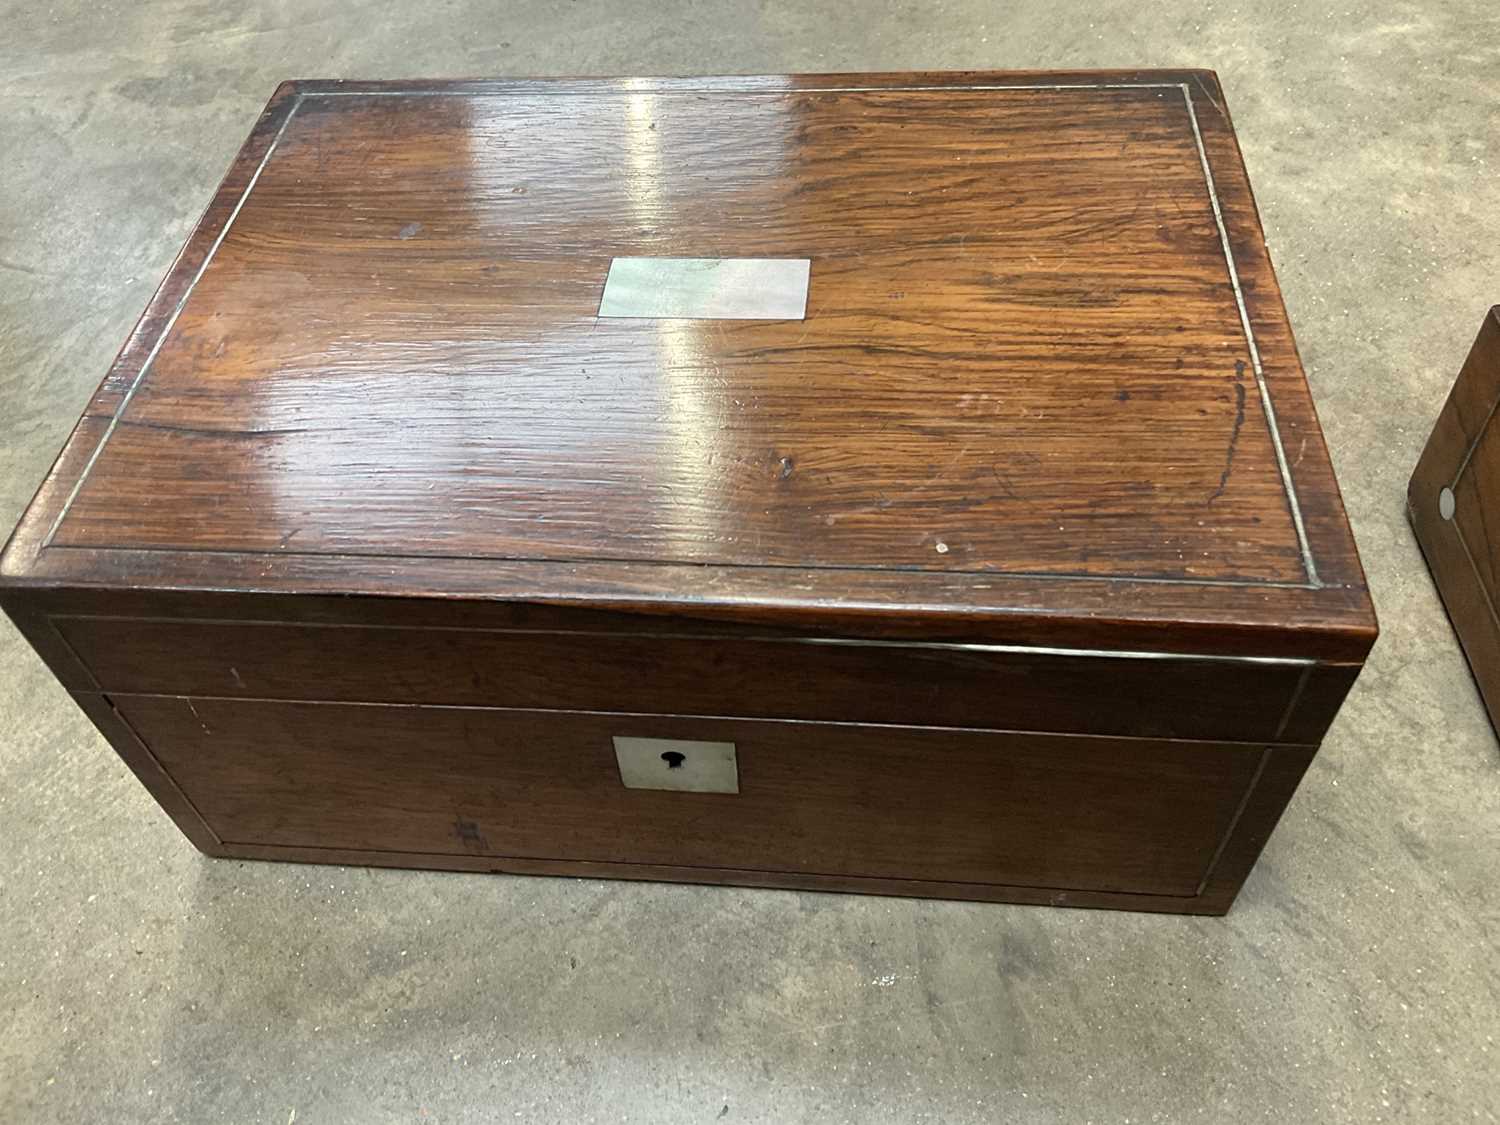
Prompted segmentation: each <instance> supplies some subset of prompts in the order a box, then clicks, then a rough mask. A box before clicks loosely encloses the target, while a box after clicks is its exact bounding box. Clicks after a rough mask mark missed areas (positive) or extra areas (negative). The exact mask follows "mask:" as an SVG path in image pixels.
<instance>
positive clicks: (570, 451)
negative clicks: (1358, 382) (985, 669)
mask: <svg viewBox="0 0 1500 1125" xmlns="http://www.w3.org/2000/svg"><path fill="white" fill-rule="evenodd" d="M559 137H566V138H567V143H558V138H559ZM620 255H666V256H708V257H712V256H725V257H728V256H738V257H755V256H778V257H786V256H792V257H808V258H810V259H811V261H812V282H811V289H810V294H809V304H808V316H807V319H806V320H805V321H750V322H727V321H693V320H662V321H630V320H601V319H599V318H598V317H597V316H596V315H595V314H596V312H597V307H598V302H599V296H600V291H601V288H602V285H603V281H604V277H605V275H606V273H607V270H608V265H609V261H610V259H611V258H612V257H614V256H620ZM1268 406H1274V413H1273V411H1272V410H1268ZM204 554H210V555H212V556H213V558H212V559H211V560H210V561H208V562H204V561H203V559H202V558H201V557H200V556H202V555H204ZM476 562H479V563H481V564H482V565H480V566H478V567H477V568H476V567H475V563H476ZM5 567H6V571H7V574H8V576H10V577H11V579H12V580H13V581H27V580H32V581H38V582H61V583H69V584H73V583H76V584H86V583H89V582H90V581H109V582H115V583H119V584H128V585H141V586H159V585H163V584H170V585H174V586H177V587H181V586H190V587H191V586H195V585H207V582H206V580H205V579H204V578H203V577H201V576H202V575H204V574H208V573H211V574H213V575H215V576H216V578H217V579H218V581H219V582H220V583H224V582H239V583H246V584H248V583H249V582H250V581H251V579H252V577H253V580H254V584H255V585H256V587H257V588H280V589H290V590H307V589H311V588H321V587H322V580H323V579H325V578H326V579H327V581H328V583H329V585H330V587H332V588H337V587H339V586H342V587H343V591H342V592H363V591H367V590H373V589H378V590H380V591H381V592H392V591H400V592H404V593H414V592H423V591H427V592H437V588H438V587H439V586H440V585H441V586H449V584H450V583H456V584H457V588H458V589H460V590H462V591H463V592H465V593H472V594H475V595H478V596H499V597H507V596H513V595H519V594H521V593H522V592H523V591H524V592H526V593H527V594H529V595H530V596H539V595H540V596H551V597H554V598H575V599H579V600H586V601H589V602H591V603H594V604H597V603H600V602H609V603H611V604H616V605H622V606H642V605H649V604H651V603H653V602H654V601H658V600H659V599H660V596H661V592H662V591H663V590H671V589H688V590H690V591H691V593H690V596H689V597H688V599H687V600H688V601H690V602H692V603H693V604H694V608H695V612H698V613H702V614H711V613H714V612H734V607H736V606H741V605H744V604H745V603H751V604H764V603H766V602H768V601H770V600H772V599H771V598H770V597H769V596H768V595H767V590H768V589H774V590H779V591H781V593H780V596H779V598H776V599H775V600H778V601H782V602H788V603H792V605H791V607H790V608H791V609H796V608H798V607H802V606H807V605H811V604H815V603H817V602H820V601H827V600H828V599H827V598H826V597H824V596H823V595H821V594H820V593H819V592H817V591H818V588H819V587H820V586H824V587H833V588H837V589H840V590H843V591H844V592H845V594H844V597H843V598H842V599H841V600H842V601H843V602H844V603H846V604H860V603H864V602H871V603H875V604H876V605H882V604H888V603H892V602H895V601H898V600H899V601H901V602H904V603H906V604H912V603H917V604H922V605H927V606H930V607H931V608H932V610H933V611H934V613H933V615H938V614H942V613H945V612H964V613H967V612H972V611H975V610H978V611H981V612H988V613H993V614H996V615H999V614H1003V613H1012V614H1013V613H1014V612H1015V611H1017V610H1022V611H1025V612H1027V613H1030V612H1036V613H1038V614H1039V615H1046V616H1052V617H1057V616H1067V615H1071V614H1083V613H1087V614H1097V613H1098V612H1099V607H1100V605H1101V604H1103V605H1104V607H1105V612H1108V613H1113V614H1116V615H1118V616H1119V617H1121V618H1123V619H1128V620H1141V621H1145V622H1155V623H1157V624H1161V623H1165V622H1176V621H1181V620H1184V619H1187V620H1193V619H1202V620H1205V621H1207V622H1223V623H1225V624H1226V625H1230V626H1251V627H1254V626H1262V625H1265V624H1267V623H1268V621H1269V623H1270V627H1271V628H1272V629H1279V628H1282V627H1284V622H1285V621H1286V620H1287V619H1289V618H1295V619H1296V620H1297V621H1298V622H1299V625H1300V627H1303V628H1306V629H1308V630H1309V631H1318V632H1332V633H1334V634H1335V635H1336V636H1337V638H1338V640H1337V641H1336V642H1335V644H1334V647H1340V648H1341V652H1342V654H1343V655H1345V656H1351V655H1353V656H1357V655H1358V654H1359V653H1361V652H1362V649H1363V648H1365V647H1368V643H1369V641H1370V639H1371V638H1372V636H1373V618H1372V615H1371V614H1370V611H1369V607H1368V600H1367V598H1366V596H1365V595H1364V592H1363V579H1362V576H1361V575H1360V573H1359V569H1358V563H1357V558H1356V556H1355V555H1354V551H1353V545H1352V541H1351V540H1350V538H1349V535H1348V531H1347V526H1346V524H1345V522H1344V519H1343V515H1342V509H1341V507H1340V505H1339V503H1338V497H1337V490H1336V487H1335V486H1334V484H1333V481H1332V476H1331V473H1330V472H1329V470H1328V465H1327V460H1326V455H1325V453H1324V450H1323V447H1322V442H1321V438H1320V436H1319V434H1318V432H1317V428H1316V420H1315V418H1314V416H1313V413H1312V409H1311V403H1310V401H1309V399H1308V395H1307V390H1306V386H1305V382H1304V381H1303V379H1302V375H1301V372H1300V368H1299V366H1298V364H1297V359H1296V354H1295V346H1294V345H1293V344H1292V341H1291V336H1290V332H1289V330H1288V329H1287V327H1286V324H1285V315H1284V312H1283V310H1282V309H1281V306H1280V302H1279V297H1278V296H1277V293H1276V287H1275V280H1274V277H1273V275H1272V274H1271V271H1270V265H1269V261H1268V259H1267V257H1266V254H1265V248H1264V245H1263V242H1262V240H1261V237H1260V233H1259V228H1258V223H1257V222H1256V220H1255V217H1254V205H1253V200H1251V198H1250V196H1249V191H1248V184H1247V183H1246V182H1245V179H1244V173H1243V168H1242V166H1241V164H1240V161H1239V157H1238V152H1237V149H1236V148H1235V146H1234V141H1233V134H1232V132H1231V131H1230V129H1229V125H1228V119H1227V116H1226V115H1225V113H1224V111H1223V109H1222V103H1221V101H1220V96H1219V93H1218V90H1217V85H1216V84H1215V83H1214V82H1213V80H1212V77H1211V76H1210V75H1207V74H1205V73H1203V72H1161V73H1156V72H1147V73H1123V72H1119V73H1116V72H1109V73H1100V74H1083V75H1067V74H1062V75H1045V76H1036V75H1025V74H1021V75H982V74H981V75H964V74H957V75H936V76H930V75H917V76H889V75H886V76H867V75H849V76H821V77H812V78H796V79H724V80H619V81H575V82H564V81H538V82H498V83H467V84H439V85H416V86H412V85H400V84H379V83H375V84H346V83H316V82H314V83H296V84H289V85H287V86H285V87H283V88H282V90H280V91H279V92H278V95H277V98H276V99H275V100H274V101H273V103H272V105H271V106H270V107H269V108H268V110H267V114H266V116H265V117H264V118H263V120H262V122H261V124H260V126H259V127H258V128H257V130H256V131H255V133H254V134H253V136H252V138H251V140H250V141H249V142H248V143H247V146H246V148H245V151H244V152H243V154H242V156H241V158H240V160H239V161H238V162H237V163H236V165H235V167H234V169H232V171H231V173H230V176H229V178H228V179H227V180H226V183H225V186H224V189H223V190H222V191H221V193H220V195H219V197H218V198H216V200H215V202H214V204H213V206H211V208H210V210H209V213H208V214H207V215H206V216H205V222H204V224H203V226H202V227H201V228H200V232H199V234H198V235H196V236H195V238H194V240H193V242H191V243H190V244H189V246H188V248H187V249H186V250H185V252H184V256H183V258H182V260H181V261H180V262H179V264H178V266H177V267H176V268H175V269H174V272H173V275H172V276H171V277H169V279H168V281H167V283H166V285H165V286H164V289H163V292H162V294H161V295H160V296H159V298H158V300H157V301H156V302H155V303H154V304H153V307H152V309H151V310H150V311H149V312H148V314H147V316H146V317H145V318H144V319H143V322H142V325H141V327H140V329H139V330H138V333H137V335H136V337H135V338H134V339H133V340H132V341H131V342H130V344H129V345H127V347H126V349H125V351H124V352H123V353H122V355H121V358H120V360H119V362H118V363H117V365H116V369H115V370H114V371H113V372H112V373H111V374H110V376H109V377H108V378H107V379H106V380H105V383H104V385H103V386H102V387H101V389H100V392H99V394H98V395H97V396H96V398H95V401H94V403H93V404H92V406H91V408H90V410H89V412H88V414H87V415H86V417H85V418H84V420H83V421H82V423H81V424H80V429H79V431H78V432H77V433H76V434H75V438H74V440H73V442H72V443H70V447H69V449H68V450H67V451H66V452H65V454H64V456H63V458H62V459H61V460H60V462H59V465H58V467H57V469H56V471H55V473H54V477H53V479H52V481H51V482H49V485H48V487H47V488H45V489H44V490H43V493H42V494H41V496H40V497H39V502H38V504H37V505H35V507H34V509H33V512H32V515H31V516H30V517H29V519H28V521H27V522H26V523H25V524H24V525H23V528H22V530H21V533H20V534H19V535H18V536H17V537H16V540H15V542H14V543H13V544H12V547H11V549H10V551H9V553H8V554H7V556H6V560H5ZM827 571H834V572H836V573H835V574H834V575H833V577H832V578H831V579H829V580H827V581H825V580H823V579H822V578H821V576H822V575H823V574H824V572H827ZM768 572H769V573H768ZM486 576H488V577H486ZM449 588H452V586H449ZM898 591H899V592H900V596H898V594H897V592H898ZM768 612H769V610H768ZM1146 631H1147V630H1145V629H1143V630H1142V632H1143V633H1144V632H1146ZM1271 643H1274V642H1271Z"/></svg>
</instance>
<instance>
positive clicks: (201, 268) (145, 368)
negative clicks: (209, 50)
mask: <svg viewBox="0 0 1500 1125" xmlns="http://www.w3.org/2000/svg"><path fill="white" fill-rule="evenodd" d="M301 105H302V95H301V94H298V95H297V96H296V98H295V99H294V100H293V102H292V105H291V108H290V109H288V110H287V114H286V118H285V119H284V120H283V121H282V122H281V126H280V127H279V128H278V129H277V130H276V135H275V136H274V137H272V138H271V143H270V144H269V145H267V146H266V151H265V155H264V156H262V157H261V158H260V163H259V164H257V165H256V166H255V172H254V174H253V175H251V177H250V182H249V183H247V184H246V185H245V190H244V191H242V192H241V193H240V197H239V199H238V200H236V201H235V204H234V210H232V211H230V212H229V217H228V218H227V219H225V220H224V226H223V228H222V229H221V230H220V231H219V233H218V236H217V237H216V238H215V239H214V240H213V244H212V245H211V246H209V248H208V253H207V254H205V255H203V261H202V262H201V263H199V265H198V269H197V271H196V272H194V274H193V279H192V280H191V281H190V282H188V285H187V288H186V289H184V290H183V292H182V296H181V297H180V298H178V301H177V305H176V307H175V308H173V309H172V315H171V316H169V317H168V318H167V322H166V323H165V324H164V325H162V329H161V331H160V332H159V333H158V334H157V337H156V342H155V343H154V344H152V345H151V350H150V351H149V352H147V353H146V358H145V360H144V361H143V362H142V363H141V369H140V370H139V371H137V372H136V376H135V379H134V380H132V381H131V384H130V388H129V389H128V390H127V391H126V392H125V394H124V396H123V397H122V398H121V399H120V403H119V405H118V406H116V407H115V412H114V414H113V415H111V416H110V419H109V425H108V426H106V427H105V429H104V435H103V436H102V437H101V438H100V439H99V444H98V445H96V446H94V451H93V452H92V453H90V454H89V459H88V460H87V461H86V462H84V466H83V471H82V472H80V473H79V474H78V481H77V483H75V484H74V485H73V490H72V491H71V492H69V493H68V498H67V500H65V501H64V502H63V506H62V510H61V511H60V512H58V513H57V518H56V519H55V520H53V521H52V526H51V527H50V528H49V529H48V531H47V537H46V538H45V539H43V540H42V547H43V548H47V547H50V546H52V540H53V538H54V537H56V535H57V531H58V528H60V527H62V523H63V520H65V519H67V518H68V513H69V512H70V511H71V510H72V508H73V501H75V500H77V499H78V494H79V493H80V492H82V491H83V486H84V484H85V482H87V480H88V479H89V474H90V473H91V472H93V470H94V464H95V462H97V461H98V460H99V456H100V454H102V453H103V452H104V447H105V446H106V445H107V444H109V439H110V438H111V437H112V436H114V432H115V430H116V429H117V428H118V427H119V425H120V421H121V419H123V418H124V417H125V411H126V409H127V408H128V407H129V406H130V400H131V399H133V398H135V393H136V391H138V390H140V389H141V387H142V386H143V385H144V384H145V382H146V374H147V372H149V371H150V370H151V364H152V363H153V362H154V361H155V359H156V356H157V353H159V352H160V351H161V349H162V345H163V344H165V343H166V342H167V337H168V336H170V335H171V334H172V328H173V326H174V325H175V324H176V323H177V318H178V317H179V316H181V315H182V310H183V309H185V308H187V303H188V301H189V300H190V299H191V298H192V296H193V290H194V289H196V288H197V287H198V282H199V281H200V280H202V278H203V275H204V274H205V273H207V272H208V266H209V263H210V262H212V261H213V260H214V255H215V254H217V253H218V252H219V247H220V246H222V245H223V243H224V239H225V238H227V237H228V236H229V231H230V228H232V227H233V226H234V220H235V219H237V218H238V217H239V214H240V210H241V208H243V207H244V206H245V203H246V201H247V200H249V198H250V192H251V191H253V190H254V188H255V182H256V181H257V180H259V179H260V174H261V173H262V172H264V171H265V170H266V165H267V164H269V163H270V162H271V155H272V154H273V153H274V152H275V151H276V146H277V145H279V144H280V143H281V138H282V135H283V134H284V133H285V132H286V129H287V126H288V125H290V124H291V123H292V118H293V117H295V116H297V110H298V108H299V107H300V106H301Z"/></svg>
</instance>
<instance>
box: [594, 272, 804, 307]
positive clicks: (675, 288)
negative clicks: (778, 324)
mask: <svg viewBox="0 0 1500 1125" xmlns="http://www.w3.org/2000/svg"><path fill="white" fill-rule="evenodd" d="M811 265H812V263H811V262H809V261H808V259H806V258H615V259H614V260H612V261H611V262H610V264H609V277H608V279H607V280H606V281H605V283H604V297H603V299H602V300H601V301H600V302H599V315H600V316H620V317H646V318H653V317H659V318H664V319H665V318H675V319H679V320H801V319H802V318H803V316H804V315H805V314H806V311H807V279H808V274H809V272H810V269H811Z"/></svg>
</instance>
